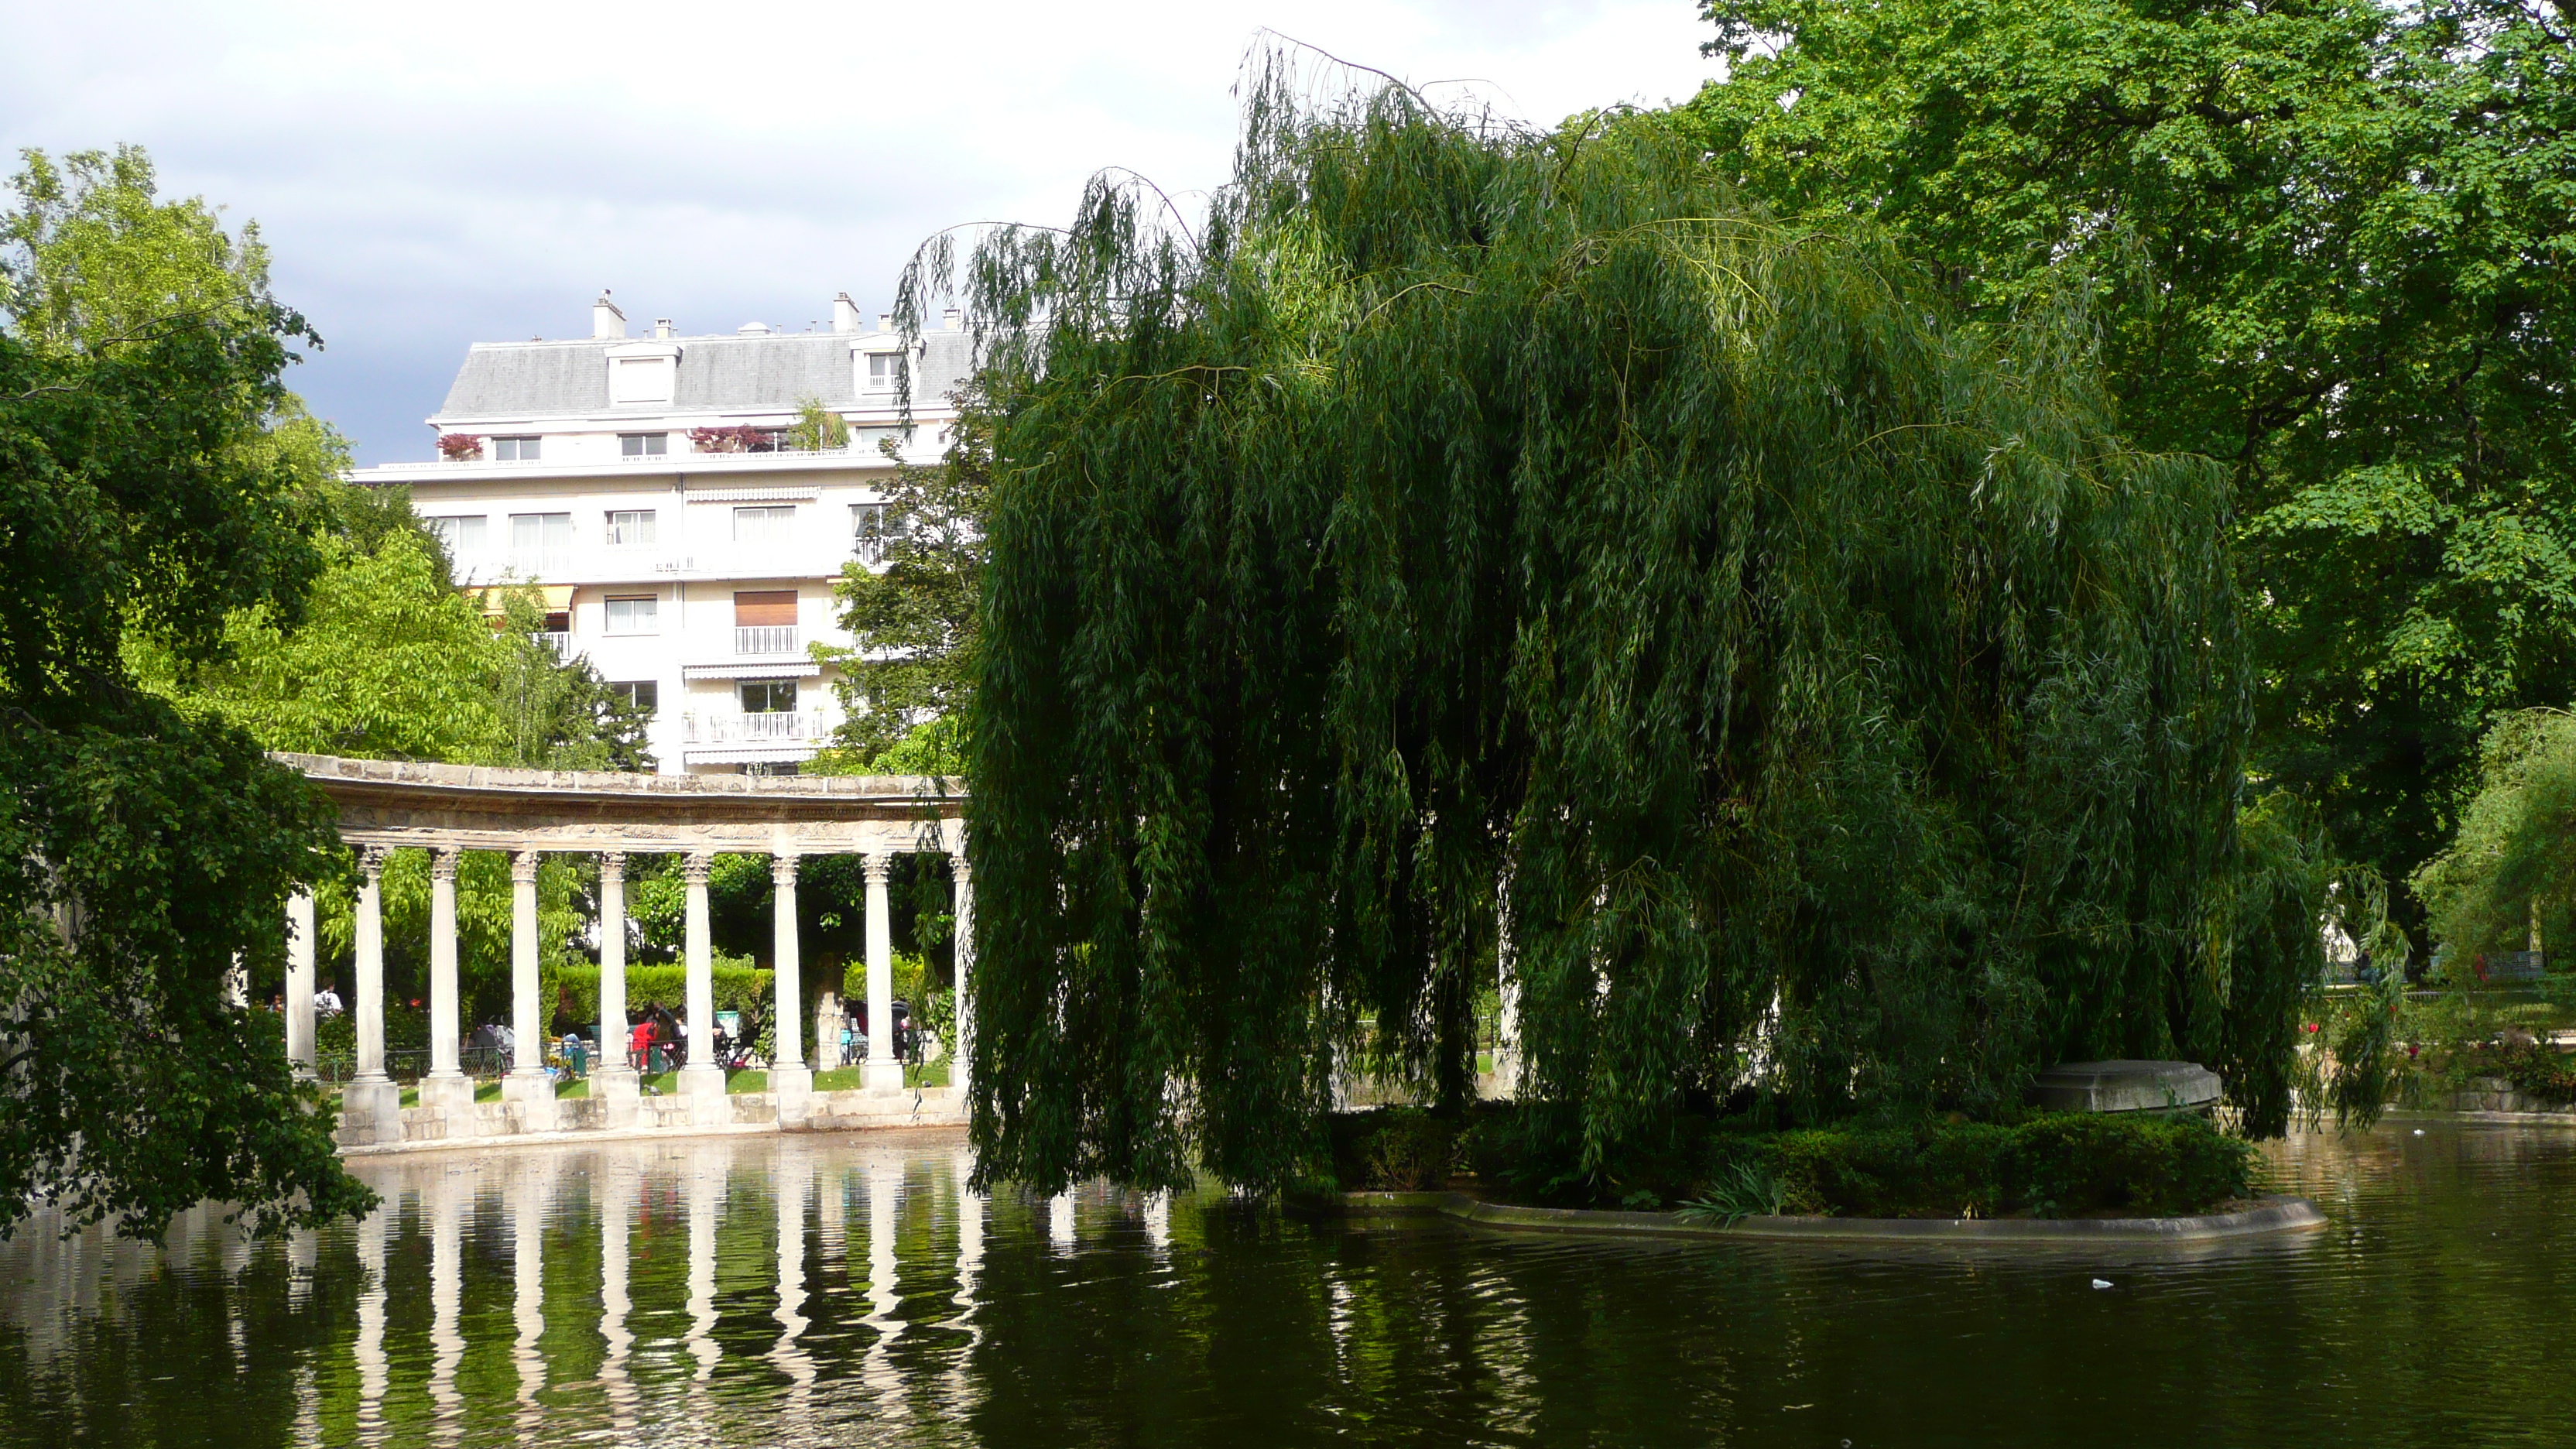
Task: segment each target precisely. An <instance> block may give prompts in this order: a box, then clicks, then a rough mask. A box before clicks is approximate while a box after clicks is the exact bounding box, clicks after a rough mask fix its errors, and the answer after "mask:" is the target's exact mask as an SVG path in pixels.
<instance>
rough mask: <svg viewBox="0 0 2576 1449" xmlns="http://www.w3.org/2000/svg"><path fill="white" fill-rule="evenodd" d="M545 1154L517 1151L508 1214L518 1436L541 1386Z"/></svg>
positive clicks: (528, 1423)
mask: <svg viewBox="0 0 2576 1449" xmlns="http://www.w3.org/2000/svg"><path fill="white" fill-rule="evenodd" d="M550 1160H551V1159H550V1158H543V1157H539V1156H537V1155H535V1154H533V1153H529V1154H522V1155H521V1156H520V1157H519V1159H518V1162H517V1164H516V1165H517V1166H518V1168H519V1171H518V1172H517V1173H516V1174H514V1175H515V1176H516V1177H517V1179H518V1181H517V1182H516V1183H515V1184H513V1186H514V1187H515V1188H516V1191H514V1192H513V1193H511V1195H510V1196H511V1203H510V1208H511V1213H510V1270H511V1280H512V1282H511V1308H510V1322H511V1325H512V1326H513V1327H514V1328H516V1329H517V1330H518V1337H517V1339H516V1341H515V1342H513V1343H512V1345H511V1348H510V1358H511V1361H512V1362H514V1363H516V1364H517V1365H518V1369H519V1403H520V1405H521V1410H520V1414H519V1426H520V1437H521V1438H523V1439H524V1438H526V1437H527V1436H528V1435H529V1434H531V1433H533V1432H534V1430H535V1429H536V1426H537V1418H536V1405H537V1394H538V1391H539V1390H542V1389H543V1388H545V1386H546V1360H545V1355H544V1354H543V1353H541V1352H540V1351H539V1350H538V1348H537V1344H538V1341H539V1340H541V1339H543V1338H544V1337H545V1333H546V1315H545V1303H546V1265H545V1251H546V1249H545V1243H546V1198H547V1197H548V1196H549V1195H550V1193H549V1191H548V1190H549V1189H550V1188H551V1187H552V1186H553V1178H554V1172H553V1169H552V1168H551V1167H549V1166H547V1165H546V1164H547V1163H548V1162H549V1161H550Z"/></svg>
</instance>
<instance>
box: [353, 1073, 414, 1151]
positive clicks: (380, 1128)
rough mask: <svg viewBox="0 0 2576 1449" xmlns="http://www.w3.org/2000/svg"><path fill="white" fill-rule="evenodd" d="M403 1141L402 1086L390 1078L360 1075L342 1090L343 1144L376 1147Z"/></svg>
mask: <svg viewBox="0 0 2576 1449" xmlns="http://www.w3.org/2000/svg"><path fill="white" fill-rule="evenodd" d="M401 1140H403V1127H402V1087H401V1086H400V1085H399V1084H397V1083H396V1082H394V1081H393V1080H391V1079H390V1078H386V1077H360V1078H358V1079H357V1080H356V1081H353V1082H351V1083H349V1084H348V1085H347V1086H345V1087H342V1088H341V1089H340V1145H341V1146H343V1147H373V1146H375V1145H377V1144H378V1143H383V1142H400V1141H401Z"/></svg>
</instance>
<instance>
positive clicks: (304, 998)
mask: <svg viewBox="0 0 2576 1449" xmlns="http://www.w3.org/2000/svg"><path fill="white" fill-rule="evenodd" d="M286 1059H287V1061H289V1062H291V1063H293V1064H294V1067H295V1074H296V1075H297V1076H299V1077H304V1078H307V1079H310V1078H311V1077H312V1075H313V893H312V892H311V891H308V890H300V889H299V890H298V891H296V893H295V894H293V895H291V896H288V897H287V898H286Z"/></svg>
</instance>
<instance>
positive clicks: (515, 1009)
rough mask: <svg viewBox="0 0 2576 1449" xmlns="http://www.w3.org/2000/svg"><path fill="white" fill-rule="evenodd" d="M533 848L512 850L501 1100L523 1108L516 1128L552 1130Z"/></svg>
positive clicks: (552, 1087)
mask: <svg viewBox="0 0 2576 1449" xmlns="http://www.w3.org/2000/svg"><path fill="white" fill-rule="evenodd" d="M539 859H540V857H539V856H538V854H537V852H535V851H533V850H514V851H512V852H510V1034H511V1037H512V1038H513V1040H512V1041H511V1044H510V1075H508V1076H506V1077H504V1078H502V1079H501V1100H502V1101H505V1102H516V1103H518V1104H520V1106H521V1108H522V1109H523V1111H522V1113H521V1116H520V1130H521V1131H523V1132H552V1131H553V1130H555V1084H554V1081H553V1079H551V1078H549V1077H548V1076H547V1075H546V1018H547V1016H549V1015H550V1014H551V1013H549V1012H546V1011H544V1010H543V1009H542V1008H541V1007H540V1005H539V1003H538V1001H537V864H538V861H539Z"/></svg>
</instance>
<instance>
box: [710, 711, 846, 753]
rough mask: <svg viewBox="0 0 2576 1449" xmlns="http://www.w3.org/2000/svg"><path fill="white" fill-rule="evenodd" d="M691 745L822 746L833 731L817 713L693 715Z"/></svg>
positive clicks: (819, 712) (819, 713) (821, 714)
mask: <svg viewBox="0 0 2576 1449" xmlns="http://www.w3.org/2000/svg"><path fill="white" fill-rule="evenodd" d="M686 729H687V736H688V737H687V738H686V739H685V740H683V741H682V743H684V744H691V745H738V744H751V745H757V744H774V743H780V742H791V741H806V742H810V743H815V744H820V743H821V742H822V741H823V740H825V739H827V738H829V737H830V735H831V733H832V728H831V726H830V725H828V724H826V723H825V722H824V720H823V712H822V711H821V710H814V709H799V710H784V709H783V710H776V711H773V712H770V713H766V714H690V715H689V716H687V720H686Z"/></svg>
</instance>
